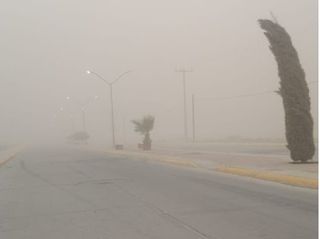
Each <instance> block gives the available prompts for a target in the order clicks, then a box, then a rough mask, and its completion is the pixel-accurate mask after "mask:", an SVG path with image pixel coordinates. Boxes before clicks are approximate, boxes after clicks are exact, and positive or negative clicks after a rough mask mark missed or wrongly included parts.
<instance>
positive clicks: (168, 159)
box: [101, 150, 318, 189]
mask: <svg viewBox="0 0 320 239" xmlns="http://www.w3.org/2000/svg"><path fill="white" fill-rule="evenodd" d="M101 151H103V152H105V153H110V154H113V155H122V156H136V157H137V156H138V157H140V160H141V159H142V160H150V161H154V162H161V163H167V164H171V165H176V166H184V167H191V168H202V169H208V170H214V171H217V172H220V173H228V174H233V175H237V176H243V177H249V178H255V179H260V180H264V181H270V182H275V183H280V184H286V185H291V186H296V187H302V188H310V189H318V179H313V178H304V177H299V176H291V175H285V174H281V173H274V172H270V171H265V170H255V169H249V168H240V167H228V166H218V167H216V168H214V169H209V168H206V167H202V166H201V165H199V164H197V163H195V162H194V161H192V160H186V159H182V158H181V157H175V156H166V155H155V154H148V153H144V152H141V153H140V152H128V151H127V152H126V151H116V150H101Z"/></svg>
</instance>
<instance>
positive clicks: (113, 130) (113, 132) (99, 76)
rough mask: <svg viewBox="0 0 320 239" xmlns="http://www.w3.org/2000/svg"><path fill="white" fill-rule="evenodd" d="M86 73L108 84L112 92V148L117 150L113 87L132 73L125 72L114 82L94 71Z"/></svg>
mask: <svg viewBox="0 0 320 239" xmlns="http://www.w3.org/2000/svg"><path fill="white" fill-rule="evenodd" d="M86 72H87V74H92V75H95V76H96V77H98V78H99V79H100V80H102V81H103V82H104V83H106V84H107V85H108V86H109V90H110V105H111V128H112V146H113V147H114V148H115V145H116V138H115V126H114V106H113V88H112V87H113V85H114V84H115V83H116V82H117V81H119V80H120V79H121V78H122V77H123V76H125V75H126V74H128V73H130V72H132V71H126V72H123V73H122V74H120V75H119V76H118V77H117V78H116V79H115V80H113V81H111V82H109V81H107V80H105V79H104V78H103V77H102V76H101V75H99V74H98V73H96V72H94V71H90V70H87V71H86Z"/></svg>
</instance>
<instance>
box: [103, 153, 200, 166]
mask: <svg viewBox="0 0 320 239" xmlns="http://www.w3.org/2000/svg"><path fill="white" fill-rule="evenodd" d="M104 152H106V153H110V154H114V155H122V156H139V157H142V159H144V160H150V161H154V162H161V163H167V164H173V165H177V166H184V167H191V168H198V165H197V164H196V163H194V162H193V161H191V160H185V159H182V158H180V157H174V156H165V155H155V154H148V153H140V152H124V151H115V150H107V151H104Z"/></svg>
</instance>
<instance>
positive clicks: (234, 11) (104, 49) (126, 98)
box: [0, 0, 318, 146]
mask: <svg viewBox="0 0 320 239" xmlns="http://www.w3.org/2000/svg"><path fill="white" fill-rule="evenodd" d="M0 11H1V14H0V29H1V38H0V42H1V44H0V47H1V55H0V57H1V64H0V74H1V75H0V82H1V88H0V91H1V94H0V97H1V101H0V104H1V114H0V117H1V120H0V122H1V123H0V132H1V135H2V138H1V142H0V143H1V144H16V143H42V142H56V143H64V142H66V137H67V136H68V135H70V134H72V133H74V132H75V131H82V130H83V127H84V125H83V117H85V127H86V131H87V132H88V133H89V135H90V139H89V144H91V145H106V146H110V145H111V140H112V138H111V134H112V130H111V118H110V112H111V109H110V107H111V106H110V91H109V87H108V85H107V84H105V82H103V81H102V80H101V79H99V78H98V77H96V76H95V75H93V74H87V73H86V71H87V70H90V71H93V72H96V73H98V74H99V75H101V76H102V77H103V78H104V79H105V80H107V81H108V82H112V81H114V80H115V79H117V77H118V76H120V75H121V74H122V73H124V72H127V71H131V72H130V73H128V74H126V75H124V76H123V77H122V78H121V79H119V81H117V82H115V84H114V85H113V101H114V125H115V137H116V142H117V143H119V144H124V145H129V144H137V143H138V142H139V141H141V135H139V134H137V133H136V132H134V127H133V124H132V122H131V121H132V120H134V119H139V118H142V117H143V116H144V115H153V116H154V117H155V125H154V130H153V131H152V132H151V135H152V140H153V142H154V144H156V143H157V142H167V141H182V140H184V136H185V135H184V134H185V132H184V101H183V84H182V83H183V81H182V76H183V75H182V73H181V72H179V71H180V70H181V69H186V70H188V71H189V72H187V73H186V75H185V77H186V78H185V79H186V103H187V104H186V105H187V124H188V127H187V131H188V132H187V134H188V139H189V140H192V136H193V135H192V132H193V130H192V95H194V99H195V101H194V106H195V108H194V118H195V137H196V141H199V142H201V141H214V140H228V139H230V140H231V139H253V140H257V139H268V140H275V141H276V140H278V141H283V142H284V112H283V106H282V101H281V98H280V97H279V96H278V95H277V94H275V93H274V92H273V91H275V90H278V88H279V77H278V73H277V65H276V63H275V60H274V58H273V56H272V54H271V52H270V50H269V49H268V43H267V41H266V39H265V36H264V35H263V32H262V30H261V29H260V27H259V26H258V23H257V20H258V19H260V18H269V19H270V18H271V15H270V11H272V12H273V14H274V15H275V16H276V18H277V21H278V22H279V23H281V25H283V26H284V27H285V28H286V30H287V31H288V33H289V34H290V35H291V37H292V41H293V44H294V46H295V48H296V49H297V51H298V53H299V57H300V60H301V64H302V67H303V68H304V70H305V73H306V79H307V81H308V84H309V88H310V97H311V104H312V115H313V119H314V122H315V132H317V129H318V127H317V122H318V113H317V108H318V106H317V97H318V92H317V88H318V84H317V82H316V81H317V79H318V72H317V67H318V62H317V1H315V0H306V1H300V0H268V1H267V0H263V1H254V0H246V1H239V0H226V1H209V0H201V1H199V0H197V1H196V0H188V1H182V0H170V1H169V0H163V1H150V0H148V1H147V0H137V1H128V0H117V1H115V0H110V1H97V0H93V1H79V0H78V1H75V0H69V1H62V0H56V1H49V0H33V1H17V0H10V1H5V0H4V1H2V6H1V9H0ZM84 105H85V106H84Z"/></svg>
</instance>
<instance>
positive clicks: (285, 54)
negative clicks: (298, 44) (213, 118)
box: [258, 19, 315, 162]
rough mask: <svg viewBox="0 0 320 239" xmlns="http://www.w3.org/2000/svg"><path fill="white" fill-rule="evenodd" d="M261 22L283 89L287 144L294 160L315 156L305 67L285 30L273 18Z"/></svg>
mask: <svg viewBox="0 0 320 239" xmlns="http://www.w3.org/2000/svg"><path fill="white" fill-rule="evenodd" d="M258 22H259V24H260V27H261V28H262V29H263V30H264V34H265V36H266V37H267V39H268V41H269V43H270V47H269V48H270V50H271V52H272V53H273V55H274V57H275V59H276V62H277V64H278V75H279V77H280V89H279V90H278V91H276V92H277V93H278V94H279V95H280V96H281V97H282V101H283V106H284V111H285V127H286V139H287V143H288V145H287V147H288V149H289V151H290V155H291V159H292V160H293V161H302V162H305V161H307V160H310V159H312V157H313V155H314V152H315V146H314V141H313V120H312V116H311V113H310V96H309V88H308V85H307V82H306V80H305V73H304V70H303V69H302V67H301V64H300V60H299V57H298V53H297V51H296V49H295V48H294V46H293V45H292V42H291V38H290V35H289V34H288V33H287V32H286V30H285V29H284V28H283V27H282V26H280V25H279V24H278V23H277V22H273V21H271V20H266V19H260V20H258Z"/></svg>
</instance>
